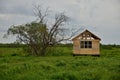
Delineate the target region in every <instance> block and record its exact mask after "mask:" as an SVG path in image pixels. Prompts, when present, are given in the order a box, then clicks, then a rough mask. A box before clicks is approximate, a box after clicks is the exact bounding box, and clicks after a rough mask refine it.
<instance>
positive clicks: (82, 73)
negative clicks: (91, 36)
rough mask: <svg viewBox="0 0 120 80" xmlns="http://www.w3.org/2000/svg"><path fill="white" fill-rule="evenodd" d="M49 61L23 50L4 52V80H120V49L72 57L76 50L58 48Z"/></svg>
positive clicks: (0, 59)
mask: <svg viewBox="0 0 120 80" xmlns="http://www.w3.org/2000/svg"><path fill="white" fill-rule="evenodd" d="M50 53H51V54H50V55H47V56H46V57H37V56H28V55H26V54H24V52H23V50H22V48H2V47H1V48H0V80H120V48H119V47H117V48H116V47H107V48H106V47H104V48H102V49H101V56H100V57H94V56H75V57H73V56H72V47H65V46H64V47H56V49H55V50H54V51H51V52H50Z"/></svg>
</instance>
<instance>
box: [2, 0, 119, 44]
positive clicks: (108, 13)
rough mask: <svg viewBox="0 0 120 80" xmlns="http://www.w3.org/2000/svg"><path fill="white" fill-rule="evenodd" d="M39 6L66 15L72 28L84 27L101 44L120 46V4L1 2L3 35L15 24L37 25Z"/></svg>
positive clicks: (96, 0)
mask: <svg viewBox="0 0 120 80" xmlns="http://www.w3.org/2000/svg"><path fill="white" fill-rule="evenodd" d="M36 4H42V5H43V6H44V7H50V9H51V10H52V11H55V12H63V11H64V12H66V14H67V15H68V16H69V17H70V18H71V26H74V27H76V28H79V27H80V26H85V28H87V29H90V30H91V31H93V32H94V33H95V34H97V35H99V36H100V37H101V38H102V43H106V44H110V43H116V44H120V38H119V37H117V36H119V35H120V33H119V30H120V15H119V14H120V0H66V1H65V0H49V1H48V0H0V32H4V31H5V30H7V29H8V28H9V27H10V25H13V24H15V25H17V24H23V23H27V22H31V21H34V20H35V19H36V17H35V16H34V14H33V5H36ZM51 18H52V17H51ZM75 25H77V26H75ZM79 25H80V26H79ZM0 35H2V33H1V34H0ZM6 41H7V40H6ZM8 41H9V40H8ZM0 42H4V40H2V41H0Z"/></svg>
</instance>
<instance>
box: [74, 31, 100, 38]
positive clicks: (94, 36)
mask: <svg viewBox="0 0 120 80" xmlns="http://www.w3.org/2000/svg"><path fill="white" fill-rule="evenodd" d="M86 32H89V33H90V34H91V36H92V37H93V38H95V39H98V40H101V39H100V38H99V37H98V36H96V35H95V34H93V33H92V32H90V31H89V30H87V29H86V30H85V31H83V32H82V33H80V34H79V35H77V36H75V37H73V38H72V40H74V39H76V38H77V37H79V36H81V35H82V34H84V33H86Z"/></svg>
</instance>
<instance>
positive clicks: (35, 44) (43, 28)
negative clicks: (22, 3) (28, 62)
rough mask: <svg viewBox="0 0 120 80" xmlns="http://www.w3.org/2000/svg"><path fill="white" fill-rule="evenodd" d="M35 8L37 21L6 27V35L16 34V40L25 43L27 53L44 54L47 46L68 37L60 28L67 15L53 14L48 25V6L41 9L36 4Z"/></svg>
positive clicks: (66, 19)
mask: <svg viewBox="0 0 120 80" xmlns="http://www.w3.org/2000/svg"><path fill="white" fill-rule="evenodd" d="M35 10H36V13H35V15H36V16H37V17H38V21H34V22H32V23H28V24H24V25H18V26H11V27H10V28H9V29H8V35H9V34H13V35H16V36H17V41H19V42H22V43H24V44H26V45H27V47H28V49H29V51H30V52H29V54H33V55H37V56H45V55H46V50H47V49H48V47H50V46H51V45H52V46H53V45H55V44H57V43H59V42H61V41H64V40H68V39H69V38H70V37H69V38H65V30H64V29H63V28H61V26H63V25H64V24H65V23H66V22H67V21H68V17H67V16H66V15H65V14H64V13H59V14H57V15H55V18H54V23H53V24H52V25H49V24H48V23H47V20H49V19H47V18H48V13H49V10H48V8H47V9H45V10H44V11H43V9H42V8H41V7H40V6H37V7H35Z"/></svg>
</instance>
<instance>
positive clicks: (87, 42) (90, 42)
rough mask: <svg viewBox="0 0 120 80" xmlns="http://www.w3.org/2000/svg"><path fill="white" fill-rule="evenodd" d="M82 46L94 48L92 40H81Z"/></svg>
mask: <svg viewBox="0 0 120 80" xmlns="http://www.w3.org/2000/svg"><path fill="white" fill-rule="evenodd" d="M80 48H90V49H91V48H92V41H80Z"/></svg>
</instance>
